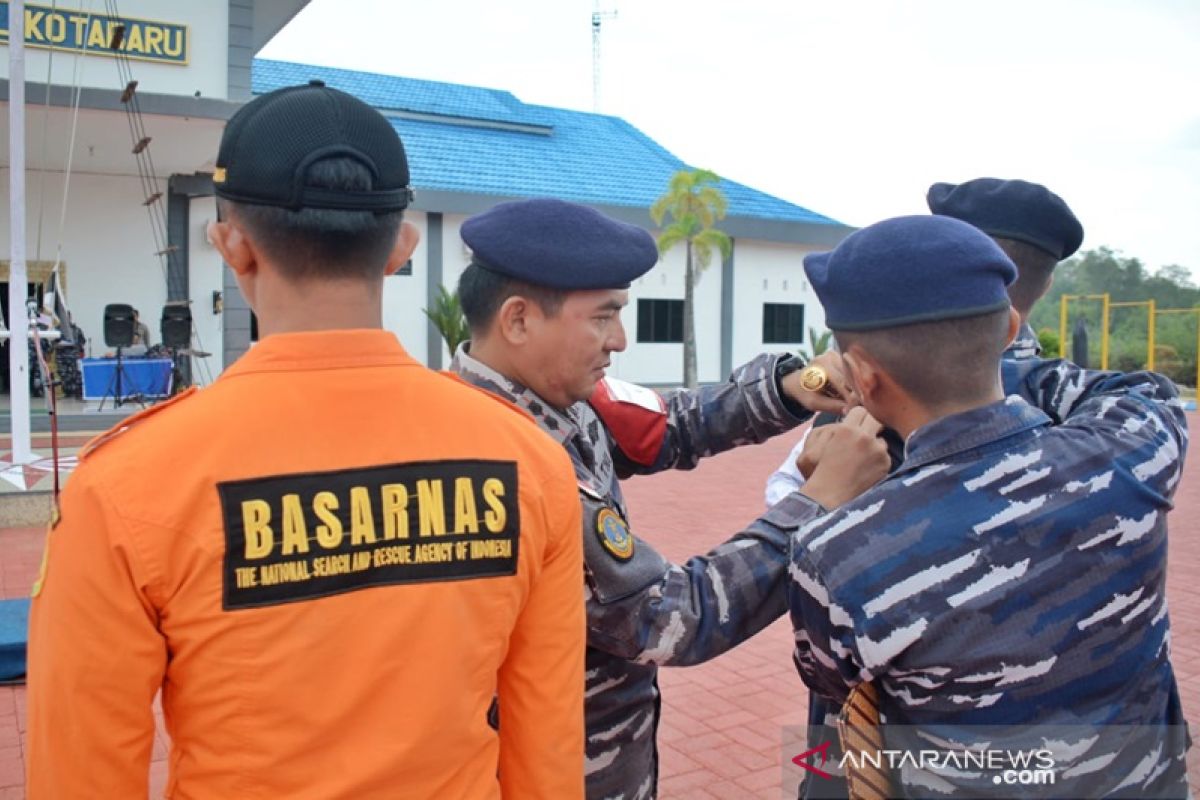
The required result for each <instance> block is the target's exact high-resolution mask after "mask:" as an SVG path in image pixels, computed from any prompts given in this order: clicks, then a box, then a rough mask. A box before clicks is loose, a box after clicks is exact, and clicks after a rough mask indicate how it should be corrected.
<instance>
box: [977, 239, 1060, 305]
mask: <svg viewBox="0 0 1200 800" xmlns="http://www.w3.org/2000/svg"><path fill="white" fill-rule="evenodd" d="M992 239H994V240H995V242H996V244H998V245H1000V249H1001V250H1003V251H1004V252H1005V254H1006V255H1007V256H1008V257H1009V258H1011V259H1012V260H1013V263H1014V264H1016V265H1017V279H1016V280H1015V281H1013V283H1012V284H1011V285H1010V286H1009V287H1008V296H1009V299H1011V300H1012V304H1013V308H1015V309H1016V310H1017V313H1019V314H1020V315H1021V316H1022V317H1027V316H1029V312H1030V311H1032V310H1033V306H1034V303H1036V302H1037V301H1038V300H1041V299H1042V297H1043V296H1044V295H1045V294H1046V292H1047V291H1048V290H1049V289H1050V279H1051V278H1052V277H1053V276H1054V267H1055V266H1056V265H1057V264H1058V258H1057V257H1056V256H1054V255H1053V254H1051V253H1048V252H1046V251H1045V250H1043V249H1042V248H1040V247H1038V246H1037V245H1033V244H1030V243H1029V242H1022V241H1020V240H1019V239H1007V238H1004V237H1002V236H993V237H992Z"/></svg>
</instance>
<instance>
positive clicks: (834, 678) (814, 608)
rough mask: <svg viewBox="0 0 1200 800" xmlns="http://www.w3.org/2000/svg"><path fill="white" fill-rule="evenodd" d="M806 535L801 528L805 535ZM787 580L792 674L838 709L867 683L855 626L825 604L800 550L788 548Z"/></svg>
mask: <svg viewBox="0 0 1200 800" xmlns="http://www.w3.org/2000/svg"><path fill="white" fill-rule="evenodd" d="M829 520H830V518H829V517H826V518H824V519H822V520H821V521H820V522H818V523H816V524H817V526H822V525H824V524H825V523H827V522H829ZM810 527H811V526H810ZM809 533H811V530H810V528H806V529H805V531H804V534H805V535H807V534H809ZM801 538H802V537H798V538H797V542H799V541H801ZM790 577H791V582H790V583H789V585H788V606H789V608H790V610H791V617H792V627H793V628H794V629H795V633H796V650H795V654H794V659H795V662H796V668H797V669H798V670H799V672H800V677H801V679H803V681H804V683H805V685H806V686H808V688H809V689H811V690H813V691H814V692H816V693H817V694H818V695H821V696H822V697H826V698H829V699H832V700H833V701H835V702H836V703H838V704H839V705H840V704H841V703H843V702H845V700H846V697H847V696H848V695H849V694H850V689H852V688H853V687H854V686H856V685H857V684H859V683H861V682H862V681H864V680H870V679H871V676H869V675H865V674H864V671H863V670H861V669H860V667H859V664H861V663H862V659H861V657H860V656H859V655H858V652H857V648H858V643H857V640H856V638H855V635H854V620H853V618H852V616H851V615H850V612H849V611H848V610H847V609H844V608H842V607H841V606H839V605H838V604H837V603H835V602H833V601H832V600H831V599H830V597H829V591H828V590H827V589H826V588H825V584H824V582H823V581H822V580H821V575H820V572H819V570H817V569H816V567H815V566H814V565H813V564H812V562H811V561H810V560H809V559H808V557H807V556H806V554H805V552H804V549H803V548H801V547H796V548H793V553H792V564H791V570H790Z"/></svg>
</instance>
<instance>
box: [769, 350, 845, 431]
mask: <svg viewBox="0 0 1200 800" xmlns="http://www.w3.org/2000/svg"><path fill="white" fill-rule="evenodd" d="M808 366H810V367H821V368H822V369H824V370H825V374H826V375H828V376H829V383H828V384H827V386H826V388H825V389H824V390H823V392H810V391H808V390H807V389H805V388H804V387H803V386H802V385H801V383H800V375H801V374H802V373H803V372H804V370H802V369H800V370H796V371H795V372H793V373H790V374H788V375H785V376H784V377H783V380H781V381H780V382H779V384H780V388H781V389H783V392H784V394H786V395H787V396H788V397H789V398H790V399H791V400H793V401H794V402H796V403H799V404H800V405H802V406H804V407H805V408H807V409H808V410H809V411H812V412H813V413H820V412H822V411H828V412H829V413H831V414H837V415H838V416H841V415H842V414H845V413H846V412H847V411H848V410H849V409H851V408H853V407H854V406H855V405H857V404H858V398H857V396H856V395H855V394H854V388H853V387H852V386H851V385H850V381H849V379H847V377H846V373H845V370H844V369H843V368H842V357H841V356H840V355H838V354H837V353H834V352H829V353H822V354H821V355H819V356H817V357H816V358H814V359H813V360H812V361H810V362H808ZM826 392H827V393H826Z"/></svg>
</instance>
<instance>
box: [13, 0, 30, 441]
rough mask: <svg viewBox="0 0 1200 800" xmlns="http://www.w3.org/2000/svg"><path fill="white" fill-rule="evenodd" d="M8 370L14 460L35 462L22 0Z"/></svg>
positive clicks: (16, 47) (16, 60)
mask: <svg viewBox="0 0 1200 800" xmlns="http://www.w3.org/2000/svg"><path fill="white" fill-rule="evenodd" d="M8 131H9V138H8V141H9V157H8V163H9V165H10V168H9V231H10V234H11V238H12V256H11V261H10V264H9V270H8V276H9V277H8V311H9V315H10V317H11V319H10V320H9V330H10V332H11V336H12V338H11V339H10V340H9V348H8V352H9V375H10V376H11V377H12V380H11V381H10V390H11V391H12V460H13V463H14V464H28V463H29V462H31V461H33V458H34V456H33V450H32V448H31V447H30V439H29V343H28V342H29V314H28V312H27V311H26V309H25V300H26V297H25V294H26V289H25V284H26V282H27V281H26V277H25V0H11V2H10V3H9V4H8Z"/></svg>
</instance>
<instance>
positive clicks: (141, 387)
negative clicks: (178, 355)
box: [79, 358, 171, 400]
mask: <svg viewBox="0 0 1200 800" xmlns="http://www.w3.org/2000/svg"><path fill="white" fill-rule="evenodd" d="M79 369H80V371H81V372H82V373H83V399H84V400H101V399H103V398H105V397H108V396H110V394H115V393H116V390H117V384H116V381H115V380H114V377H115V375H116V373H117V360H116V359H115V358H83V359H80V360H79ZM170 393H171V359H169V358H123V359H121V395H122V397H121V398H120V399H122V400H124V399H128V398H131V397H133V396H135V395H141V396H142V397H166V396H167V395H169V394H170Z"/></svg>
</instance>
